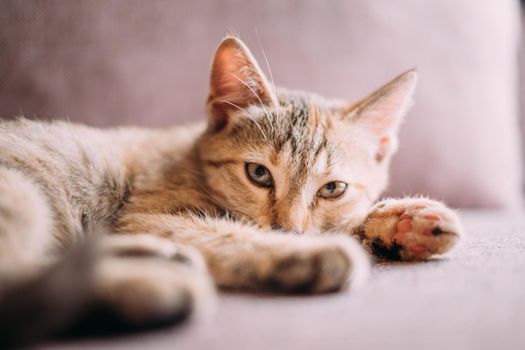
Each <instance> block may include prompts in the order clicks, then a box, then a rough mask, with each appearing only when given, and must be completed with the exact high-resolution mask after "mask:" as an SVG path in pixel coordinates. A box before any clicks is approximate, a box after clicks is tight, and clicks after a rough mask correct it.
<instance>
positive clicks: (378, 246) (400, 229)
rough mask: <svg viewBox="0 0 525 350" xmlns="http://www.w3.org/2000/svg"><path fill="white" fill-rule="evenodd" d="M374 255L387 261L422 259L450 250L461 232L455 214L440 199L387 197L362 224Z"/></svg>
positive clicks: (366, 239)
mask: <svg viewBox="0 0 525 350" xmlns="http://www.w3.org/2000/svg"><path fill="white" fill-rule="evenodd" d="M363 230H364V235H365V237H366V238H365V241H366V243H367V245H368V246H369V247H370V249H371V250H372V253H374V255H376V256H378V257H381V258H386V259H390V260H425V259H428V258H430V257H432V256H434V255H439V254H443V253H445V252H447V251H449V250H450V249H451V248H452V247H453V246H454V245H455V243H456V242H457V241H458V238H459V236H460V234H461V225H460V223H459V219H458V217H457V215H456V214H455V213H454V212H453V211H452V210H451V209H450V208H448V207H446V206H445V205H443V204H442V203H440V202H437V201H432V200H428V199H421V198H407V199H400V200H395V199H388V200H384V201H382V202H379V203H378V204H376V205H375V206H374V207H373V208H372V212H371V214H370V215H369V216H368V218H367V221H366V222H365V224H364V227H363Z"/></svg>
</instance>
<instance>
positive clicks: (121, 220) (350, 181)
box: [0, 37, 461, 340]
mask: <svg viewBox="0 0 525 350" xmlns="http://www.w3.org/2000/svg"><path fill="white" fill-rule="evenodd" d="M415 85H416V72H415V71H414V70H411V71H408V72H405V73H403V74H401V75H400V76H398V77H397V78H395V79H394V80H392V81H391V82H389V83H387V84H386V85H384V86H383V87H381V88H380V89H378V90H377V91H375V92H374V93H372V94H371V95H369V96H368V97H366V98H365V99H363V100H361V101H359V102H357V103H355V104H347V103H345V102H340V101H332V100H327V99H324V98H322V97H319V96H316V95H312V94H305V93H301V92H293V91H287V90H281V89H275V88H274V86H273V85H270V84H269V82H268V80H267V79H266V77H265V76H264V74H263V73H262V71H261V69H260V68H259V66H258V64H257V62H256V61H255V59H254V58H253V56H252V55H251V53H250V51H249V50H248V48H247V47H246V46H245V45H244V44H243V43H242V42H241V41H240V40H239V39H237V38H235V37H226V38H225V39H224V40H223V41H222V42H221V43H220V45H219V47H218V48H217V51H216V53H215V57H214V60H213V64H212V71H211V83H210V93H209V98H208V105H207V106H208V116H209V118H208V122H207V124H204V123H202V124H196V125H192V126H185V127H176V128H168V129H159V130H152V129H143V128H115V129H108V130H99V129H94V128H89V127H85V126H81V125H73V124H70V123H65V122H52V123H45V122H37V121H29V120H26V119H19V120H16V121H3V122H1V123H0V151H1V152H0V298H1V297H2V296H3V298H4V300H11V299H10V298H13V297H14V296H15V295H16V296H20V295H25V294H24V293H26V294H31V293H30V292H31V291H32V290H34V289H35V288H36V289H38V291H39V292H42V291H45V292H46V293H47V292H49V291H54V292H55V293H58V294H60V295H62V299H61V298H58V299H57V298H54V299H52V300H53V302H54V306H53V307H56V308H57V310H58V309H59V308H60V303H62V304H68V303H70V304H71V303H72V304H79V303H80V304H82V305H97V308H98V310H100V309H101V308H102V309H104V310H106V311H108V312H109V313H110V314H111V315H112V317H114V318H115V319H118V320H120V321H121V322H123V323H125V324H127V325H131V326H143V325H149V324H154V323H156V322H160V321H164V320H170V319H180V318H184V317H185V316H186V315H187V314H189V313H190V312H191V311H192V310H193V309H194V308H199V307H200V306H201V305H204V304H206V302H207V300H210V299H212V298H213V295H214V285H216V286H218V287H220V288H223V289H241V290H255V291H273V292H284V293H288V292H292V293H293V292H305V293H325V292H332V291H337V290H340V289H341V288H344V287H345V286H346V285H347V284H351V285H357V284H359V283H361V282H362V281H363V280H364V278H365V277H366V274H367V271H368V269H369V262H368V261H369V260H368V258H367V254H366V251H367V250H368V252H370V253H372V254H375V255H377V256H380V257H382V258H387V259H395V260H425V259H428V258H430V257H432V256H434V255H437V254H442V253H444V252H446V251H448V250H449V249H450V248H451V247H452V246H453V245H454V243H455V242H456V240H457V239H458V237H459V235H460V232H461V228H460V224H459V221H458V218H457V216H456V215H455V214H454V212H453V211H452V210H450V209H449V208H447V207H446V206H445V205H444V204H442V203H439V202H436V201H433V200H429V199H424V198H404V199H386V200H383V201H380V202H377V203H376V200H377V199H378V198H379V196H380V194H381V193H382V191H383V190H384V189H385V187H386V185H387V180H388V167H389V163H390V160H391V157H392V155H393V154H394V152H395V150H396V147H397V138H396V137H397V136H396V135H397V131H398V127H399V125H400V123H401V121H402V120H403V117H404V115H405V114H406V112H407V111H408V109H409V107H410V104H411V98H412V94H413V91H414V88H415ZM105 232H109V234H107V233H106V234H104V233H105ZM86 237H96V238H95V239H93V240H90V241H89V242H88V243H85V244H83V245H80V248H78V249H77V250H79V251H82V250H84V253H80V254H78V252H77V254H72V255H71V254H70V255H67V254H66V253H67V252H68V251H70V250H71V249H72V247H74V246H76V244H77V243H78V242H83V241H85V238H86ZM358 242H360V243H361V244H359V243H358ZM86 251H89V253H85V252H86ZM79 255H80V256H83V259H84V260H83V263H79V264H77V263H78V261H77V263H75V261H76V260H78V256H79ZM64 257H66V258H64ZM75 259H76V260H75ZM86 261H88V262H87V263H86ZM75 264H77V265H78V267H77V268H78V269H80V270H78V269H77V270H75V269H74V268H73V267H71V266H77V265H75ZM68 273H69V274H68ZM56 276H62V277H60V278H62V279H60V283H61V284H60V286H61V287H60V288H58V287H56V283H57V282H56V280H59V278H58V277H56ZM65 276H67V277H65ZM210 276H211V277H210ZM64 278H66V281H64V280H63V279H64ZM67 278H70V280H67ZM49 281H55V282H54V283H55V284H53V283H49ZM211 281H213V282H214V283H212V282H211ZM35 286H36V287H35ZM24 288H25V289H24ZM13 291H16V293H15V292H13ZM43 294H44V295H47V294H45V293H43ZM72 296H75V298H76V299H75V298H73V299H75V300H73V301H71V300H70V299H71V298H72ZM77 299H78V300H77ZM38 302H40V303H45V302H50V301H49V298H48V299H45V300H44V299H42V300H40V301H38ZM38 302H34V303H36V304H35V305H37V304H38ZM7 304H10V305H16V303H7ZM4 305H6V304H4ZM27 305H33V304H27ZM68 305H69V304H68ZM26 309H29V307H26ZM73 309H74V308H73ZM4 310H5V308H4ZM16 310H17V309H16V308H14V309H13V310H12V311H11V312H12V314H16ZM25 311H26V313H29V312H30V311H28V310H25ZM4 312H6V311H4ZM0 313H1V311H0ZM4 315H5V314H4ZM11 316H12V315H11ZM0 318H2V319H4V320H5V319H6V318H5V317H0ZM66 319H69V318H67V317H65V316H64V317H63V318H62V319H61V320H62V321H61V322H58V321H57V322H56V323H57V325H58V324H60V327H62V326H63V323H64V320H66ZM10 322H11V321H10ZM21 323H22V322H21ZM29 323H30V322H29ZM24 324H25V323H24ZM13 325H15V326H18V324H17V323H16V322H14V323H10V324H9V325H6V324H4V325H3V327H11V330H13V329H16V327H15V326H13ZM25 325H26V327H27V324H25ZM57 327H58V326H57ZM50 328H52V327H51V326H50ZM13 332H14V331H13ZM12 334H17V333H16V332H14V333H12ZM13 337H14V336H13ZM11 340H12V339H11Z"/></svg>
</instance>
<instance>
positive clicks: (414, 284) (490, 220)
mask: <svg viewBox="0 0 525 350" xmlns="http://www.w3.org/2000/svg"><path fill="white" fill-rule="evenodd" d="M461 219H462V220H463V222H464V224H465V229H466V232H468V233H469V234H470V235H469V236H467V237H465V239H464V240H463V241H461V243H460V245H459V246H458V247H457V249H456V250H454V251H453V252H451V254H450V255H449V256H448V257H446V258H443V259H437V260H434V261H429V262H426V263H398V264H383V265H379V266H376V267H375V268H374V270H373V274H372V276H371V277H370V280H369V281H368V283H367V284H365V285H364V286H363V287H362V288H361V289H360V290H358V291H345V292H342V293H336V294H332V295H324V296H313V297H309V296H294V297H290V296H277V297H271V296H256V295H245V294H223V295H222V296H221V298H220V299H219V305H218V309H217V312H216V314H215V316H214V317H213V318H211V319H207V320H206V319H205V320H201V321H200V322H193V323H190V324H187V325H185V326H182V327H181V328H166V329H163V330H160V331H156V332H148V333H142V334H140V333H139V334H133V335H129V336H126V337H122V338H118V339H116V338H109V339H104V338H100V339H89V340H86V339H84V340H83V341H79V340H69V341H67V342H63V343H59V342H51V343H49V344H48V345H45V346H42V347H40V349H53V350H66V349H75V350H81V349H89V350H92V349H150V350H155V349H178V350H186V349H230V350H237V349H239V350H241V349H242V350H258V349H261V350H267V349H288V350H296V349H297V350H298V349H300V350H309V349H312V350H314V349H316V350H317V349H332V350H337V349H344V350H348V349H367V350H374V349H378V350H384V349H426V350H433V349H436V350H437V349H461V350H469V349H471V350H485V349H486V350H493V349H505V350H522V349H524V348H525V333H524V332H523V330H524V329H525V235H524V234H523V232H524V231H525V217H524V216H523V215H521V216H515V215H509V214H505V213H501V212H494V211H470V212H463V213H461Z"/></svg>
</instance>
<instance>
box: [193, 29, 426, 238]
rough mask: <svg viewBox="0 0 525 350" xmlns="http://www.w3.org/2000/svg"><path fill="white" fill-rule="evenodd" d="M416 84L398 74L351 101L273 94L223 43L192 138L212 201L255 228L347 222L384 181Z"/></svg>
mask: <svg viewBox="0 0 525 350" xmlns="http://www.w3.org/2000/svg"><path fill="white" fill-rule="evenodd" d="M416 78H417V76H416V72H415V71H413V70H411V71H408V72H406V73H403V74H401V75H400V76H398V77H397V78H395V79H394V80H392V81H391V82H389V83H387V84H386V85H384V86H383V87H381V88H379V89H378V90H377V91H375V92H373V93H372V94H371V95H369V96H368V97H366V98H364V99H362V100H361V101H359V102H357V103H354V104H347V103H344V102H341V101H333V100H327V99H324V98H321V97H319V96H316V95H313V94H305V93H300V92H291V91H286V90H281V89H279V90H276V89H275V87H274V86H273V84H270V83H269V82H268V80H267V78H266V77H265V76H264V74H263V72H262V71H261V69H260V68H259V66H258V64H257V62H256V61H255V59H254V58H253V56H252V55H251V53H250V51H249V50H248V48H247V47H246V46H245V45H244V44H243V43H242V42H241V41H240V40H239V39H237V38H234V37H227V38H225V39H224V40H223V41H222V42H221V43H220V45H219V47H218V48H217V51H216V53H215V57H214V60H213V64H212V72H211V84H210V95H209V98H208V114H209V122H208V129H207V131H206V132H205V134H204V135H203V136H202V137H201V138H200V140H199V142H198V152H199V156H200V159H201V160H202V167H203V172H204V175H205V180H206V182H207V186H208V188H209V190H210V196H211V197H212V198H213V199H214V201H216V202H217V203H218V204H219V205H221V206H222V207H223V208H225V209H226V210H228V211H230V212H231V213H232V214H233V215H237V216H247V217H249V218H251V219H252V220H254V221H255V222H256V223H258V224H259V225H261V226H263V227H273V228H280V229H284V230H292V231H297V232H305V231H312V232H315V231H326V230H337V229H339V228H341V226H344V225H346V226H350V227H351V226H355V225H356V224H357V223H358V222H359V221H360V220H362V218H363V217H364V215H365V213H366V211H367V209H368V208H369V207H370V205H371V204H372V203H373V202H374V201H375V200H376V199H377V198H378V197H379V195H380V194H381V192H382V191H383V190H384V189H385V187H386V185H387V182H388V167H389V163H390V158H391V157H392V155H393V153H394V152H395V151H396V148H397V131H398V127H399V124H400V122H401V121H402V119H403V116H404V115H405V113H406V112H407V110H408V109H409V107H410V105H411V99H412V94H413V91H414V88H415V84H416Z"/></svg>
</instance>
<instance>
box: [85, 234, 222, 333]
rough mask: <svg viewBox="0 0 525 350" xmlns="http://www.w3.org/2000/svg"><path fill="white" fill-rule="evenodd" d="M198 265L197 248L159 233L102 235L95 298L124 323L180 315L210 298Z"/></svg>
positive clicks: (169, 319)
mask: <svg viewBox="0 0 525 350" xmlns="http://www.w3.org/2000/svg"><path fill="white" fill-rule="evenodd" d="M204 266H205V265H204V262H203V260H202V258H201V257H200V256H199V254H198V253H196V252H195V251H193V250H192V249H190V248H187V247H184V246H177V245H175V244H173V243H172V242H170V241H167V240H164V239H160V238H156V237H153V236H150V235H136V236H124V235H122V236H120V235H119V236H114V237H107V239H105V240H104V241H103V244H102V245H101V250H100V256H99V259H98V263H97V265H96V268H95V276H94V286H93V289H94V298H95V303H96V304H97V306H98V310H102V311H103V312H104V314H105V315H109V317H111V318H112V320H114V321H115V322H116V323H119V326H124V327H131V328H137V327H149V326H153V325H156V324H161V323H165V322H173V321H177V320H181V319H184V318H186V317H187V316H188V315H190V314H191V313H193V312H195V309H196V308H197V309H200V308H202V307H206V305H207V304H209V303H210V302H213V297H214V293H213V286H212V282H211V279H210V278H209V276H208V275H207V273H206V269H205V267H204ZM106 317H107V316H106Z"/></svg>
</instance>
